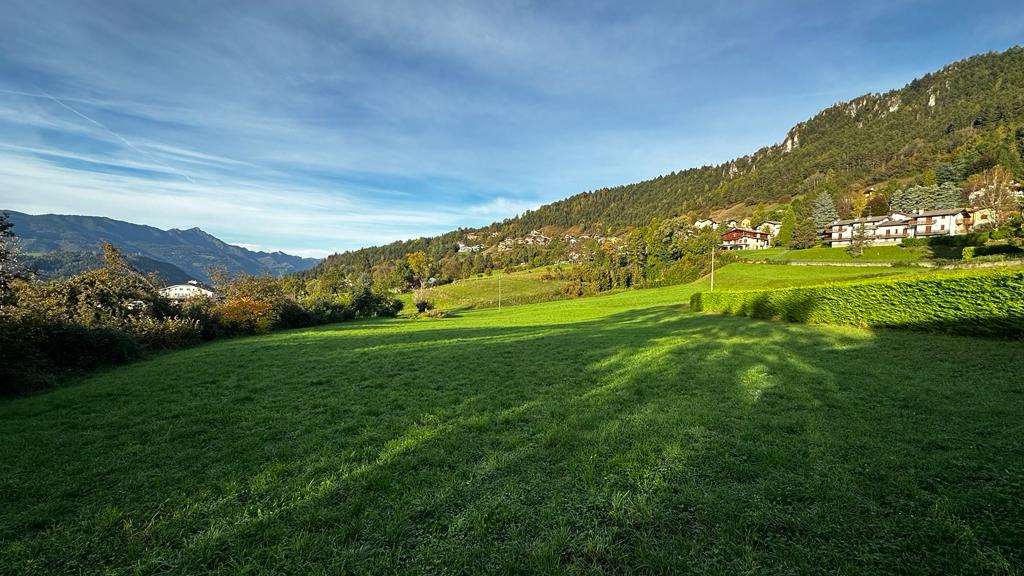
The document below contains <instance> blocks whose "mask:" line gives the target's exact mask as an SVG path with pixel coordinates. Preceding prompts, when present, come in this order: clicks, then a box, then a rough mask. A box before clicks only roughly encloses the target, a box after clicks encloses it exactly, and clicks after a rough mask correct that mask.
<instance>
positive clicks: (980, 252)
mask: <svg viewBox="0 0 1024 576" xmlns="http://www.w3.org/2000/svg"><path fill="white" fill-rule="evenodd" d="M965 250H966V248H965ZM996 254H1005V255H1018V254H1024V249H1021V248H1020V247H1019V246H1014V245H1013V244H993V245H989V246H978V247H976V248H975V249H974V255H975V256H994V255H996Z"/></svg>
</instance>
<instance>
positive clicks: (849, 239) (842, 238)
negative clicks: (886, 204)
mask: <svg viewBox="0 0 1024 576" xmlns="http://www.w3.org/2000/svg"><path fill="white" fill-rule="evenodd" d="M909 220H910V215H908V214H904V213H902V212H893V213H892V214H889V215H888V216H866V217H863V218H852V219H849V220H835V221H834V222H832V223H831V224H829V225H828V226H826V227H825V234H824V240H825V242H828V243H829V246H833V247H835V246H849V245H850V244H852V243H853V237H854V235H855V233H856V232H857V230H858V229H859V228H860V227H861V226H863V227H864V237H865V240H867V242H868V244H899V243H900V242H901V241H902V240H903V239H904V238H906V237H907V234H908V232H907V221H909ZM901 223H902V224H901Z"/></svg>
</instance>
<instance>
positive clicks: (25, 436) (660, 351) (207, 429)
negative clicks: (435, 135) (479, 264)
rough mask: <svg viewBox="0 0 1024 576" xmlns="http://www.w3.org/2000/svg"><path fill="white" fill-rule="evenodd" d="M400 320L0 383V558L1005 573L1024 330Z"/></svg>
mask: <svg viewBox="0 0 1024 576" xmlns="http://www.w3.org/2000/svg"><path fill="white" fill-rule="evenodd" d="M425 324H426V323H425ZM369 326H372V327H373V329H371V330H362V329H360V328H365V327H369ZM381 326H385V325H384V324H381ZM416 328H417V329H413V330H404V331H397V330H396V331H392V330H378V329H377V328H376V326H375V325H372V324H371V325H362V326H359V325H355V326H351V327H341V328H339V329H337V330H332V329H327V330H316V331H307V332H303V333H293V334H286V335H281V336H280V337H272V338H267V339H256V340H250V341H247V342H245V341H237V342H229V343H224V345H222V346H219V347H214V346H211V347H203V348H200V349H196V350H192V351H186V352H182V353H180V354H175V355H168V356H166V357H161V358H158V359H154V361H152V362H146V363H143V364H139V365H135V366H131V367H126V368H125V369H123V370H118V371H115V372H114V373H112V374H109V375H107V376H106V377H104V378H103V379H102V381H97V382H90V383H87V384H84V385H82V386H79V387H76V388H73V389H66V390H58V391H55V392H54V393H52V394H46V395H40V396H39V397H36V398H29V399H25V400H23V401H18V402H16V403H11V404H10V405H8V406H4V407H3V409H4V411H5V416H4V418H3V419H2V420H3V424H0V431H2V432H3V435H4V437H5V438H8V439H10V440H11V444H10V445H9V450H8V451H6V452H7V453H6V454H5V456H10V458H5V461H6V462H7V464H3V465H0V466H3V467H2V468H0V471H3V472H4V473H5V474H4V477H8V478H11V480H9V481H8V482H7V483H6V485H5V486H4V489H3V490H2V491H0V495H2V498H0V512H3V514H2V515H0V516H2V517H4V518H7V520H5V521H0V564H4V565H8V566H12V567H18V569H19V571H24V572H31V571H32V570H35V571H37V572H53V571H69V570H79V569H81V570H86V571H88V570H100V569H104V568H116V569H122V570H125V571H127V570H129V568H130V567H132V566H135V565H136V564H138V566H139V567H140V571H141V572H143V573H148V572H158V571H163V570H167V569H171V570H172V571H178V572H197V571H204V570H221V571H234V570H238V569H242V568H248V569H254V570H266V571H272V572H274V573H283V572H294V573H310V572H317V571H323V572H338V571H346V570H364V571H371V572H374V571H375V572H384V571H388V572H394V571H413V572H436V571H438V570H440V569H441V568H445V569H448V570H450V571H453V572H474V573H475V572H480V573H509V572H537V571H541V572H544V571H552V572H558V571H575V572H586V571H593V570H597V571H608V572H628V571H641V572H645V571H646V572H666V571H674V572H712V573H714V572H721V573H735V572H738V571H764V572H829V573H834V572H843V571H867V572H871V571H875V572H893V571H908V572H915V571H919V572H941V571H954V572H957V571H959V572H974V573H976V572H994V573H998V572H1000V571H1003V572H1011V571H1012V569H1013V567H1014V566H1019V565H1020V562H1021V561H1022V560H1024V554H1022V546H1024V545H1022V544H1021V543H1022V542H1024V520H1022V518H1024V505H1022V503H1021V502H1022V496H1024V494H1022V493H1021V491H1022V488H1021V485H1022V479H1024V452H1022V448H1021V446H1022V443H1021V440H1022V439H1024V429H1022V425H1021V423H1020V422H1021V415H1022V409H1021V404H1020V400H1021V390H1022V385H1021V381H1020V378H1019V376H1018V374H1019V372H1020V368H1021V365H1022V359H1024V355H1022V353H1024V347H1022V346H1020V345H1017V344H1007V343H991V342H986V341H981V340H971V339H965V338H954V337H941V336H940V337H928V338H924V337H922V336H921V335H913V334H904V333H898V332H879V333H875V334H872V333H868V332H864V331H860V330H855V329H843V328H814V327H808V326H798V325H787V324H779V323H770V322H759V321H752V320H749V319H743V318H731V317H722V316H693V315H688V314H681V313H680V310H679V307H677V306H671V307H662V308H649V309H644V310H634V311H630V312H624V313H620V314H615V315H612V316H609V317H606V318H602V319H599V320H594V321H587V322H580V323H576V324H555V325H540V326H518V327H473V326H466V325H465V324H463V323H458V322H455V323H438V324H437V325H436V326H430V325H425V326H423V327H422V328H419V327H416ZM979 347H986V348H987V349H985V350H984V351H979ZM30 561H31V562H30Z"/></svg>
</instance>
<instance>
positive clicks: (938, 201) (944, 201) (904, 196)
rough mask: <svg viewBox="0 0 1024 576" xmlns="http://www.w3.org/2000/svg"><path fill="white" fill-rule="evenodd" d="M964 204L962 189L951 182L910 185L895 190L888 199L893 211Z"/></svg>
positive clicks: (910, 210)
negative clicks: (932, 184)
mask: <svg viewBox="0 0 1024 576" xmlns="http://www.w3.org/2000/svg"><path fill="white" fill-rule="evenodd" d="M964 204H965V202H964V196H963V191H962V190H961V189H960V188H959V187H957V186H956V184H953V183H952V182H946V183H944V184H941V185H935V186H911V187H909V188H905V189H903V190H897V191H896V192H894V193H893V195H892V198H891V199H890V200H889V208H890V209H891V210H892V211H893V212H908V213H909V212H913V211H915V210H941V209H945V208H960V207H962V206H963V205H964Z"/></svg>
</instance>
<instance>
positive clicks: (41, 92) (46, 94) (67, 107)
mask: <svg viewBox="0 0 1024 576" xmlns="http://www.w3.org/2000/svg"><path fill="white" fill-rule="evenodd" d="M0 91H2V92H6V93H9V94H20V95H23V96H35V97H37V98H49V99H50V100H53V101H54V102H56V103H57V104H58V105H59V106H61V107H62V108H64V109H65V110H67V111H68V112H71V113H72V114H74V115H75V116H78V117H79V118H81V119H83V120H85V121H87V122H90V123H92V124H95V125H96V126H98V127H99V128H100V129H101V130H103V131H104V132H106V133H108V134H110V135H111V136H113V137H114V138H117V139H118V140H120V141H121V142H123V143H124V145H125V146H127V147H129V148H131V149H132V150H134V151H136V152H138V153H139V154H142V155H143V156H146V157H147V158H149V159H150V160H152V161H154V162H156V163H157V164H159V165H161V166H163V167H164V168H167V169H168V170H170V171H171V172H173V173H175V174H177V175H179V176H181V177H182V178H184V179H185V180H188V181H189V182H191V183H192V184H195V182H196V181H195V180H193V179H192V177H191V176H189V175H188V174H186V173H184V172H182V171H181V170H179V169H177V168H175V167H174V166H171V165H169V164H167V163H165V162H164V161H162V160H160V158H157V157H156V156H155V155H154V154H152V153H150V152H146V151H145V150H143V149H142V148H139V147H138V146H136V145H135V144H132V143H131V142H130V141H129V140H128V139H127V138H125V137H124V136H122V135H120V134H118V133H117V132H114V131H113V130H111V129H110V128H108V127H107V126H106V125H105V124H103V123H102V122H99V121H97V120H94V119H92V118H90V117H89V116H86V115H85V114H83V113H82V112H79V111H78V110H76V109H75V108H73V107H72V106H71V105H70V104H67V103H65V102H64V101H63V100H61V99H60V98H57V97H56V96H54V95H53V94H50V93H49V92H47V91H46V90H42V89H40V90H39V94H33V93H31V92H17V91H14V90H0Z"/></svg>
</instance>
